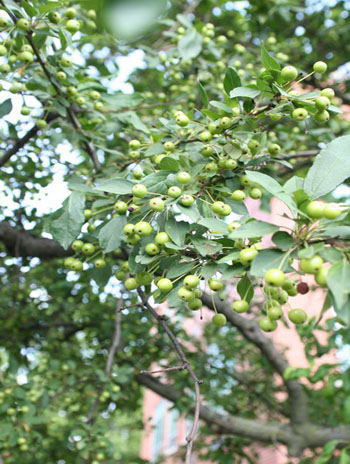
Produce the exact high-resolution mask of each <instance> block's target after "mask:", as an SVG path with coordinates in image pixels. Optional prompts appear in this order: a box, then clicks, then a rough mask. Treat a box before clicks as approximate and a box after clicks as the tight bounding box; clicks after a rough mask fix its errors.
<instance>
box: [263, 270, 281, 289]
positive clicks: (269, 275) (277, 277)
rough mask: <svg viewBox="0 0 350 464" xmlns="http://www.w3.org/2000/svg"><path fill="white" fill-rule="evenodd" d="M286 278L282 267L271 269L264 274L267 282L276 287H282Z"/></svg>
mask: <svg viewBox="0 0 350 464" xmlns="http://www.w3.org/2000/svg"><path fill="white" fill-rule="evenodd" d="M285 278H286V276H285V275H284V272H283V271H281V270H280V269H269V270H268V271H267V272H266V273H265V276H264V279H265V282H266V283H268V284H270V285H272V286H274V287H281V286H282V285H283V284H284V281H285Z"/></svg>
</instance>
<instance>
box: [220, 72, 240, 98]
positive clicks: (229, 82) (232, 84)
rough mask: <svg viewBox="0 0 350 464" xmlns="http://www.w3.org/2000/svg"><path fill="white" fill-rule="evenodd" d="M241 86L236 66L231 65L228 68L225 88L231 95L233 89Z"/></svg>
mask: <svg viewBox="0 0 350 464" xmlns="http://www.w3.org/2000/svg"><path fill="white" fill-rule="evenodd" d="M240 86H241V78H240V77H239V75H238V73H237V71H236V70H235V68H232V67H231V66H230V67H228V68H227V70H226V73H225V78H224V89H225V92H226V93H227V95H230V92H231V90H233V89H235V88H236V87H240Z"/></svg>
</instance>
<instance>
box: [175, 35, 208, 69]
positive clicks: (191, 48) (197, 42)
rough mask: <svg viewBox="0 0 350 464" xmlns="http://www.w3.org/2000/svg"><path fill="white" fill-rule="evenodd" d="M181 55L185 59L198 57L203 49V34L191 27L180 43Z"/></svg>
mask: <svg viewBox="0 0 350 464" xmlns="http://www.w3.org/2000/svg"><path fill="white" fill-rule="evenodd" d="M177 47H178V50H179V55H180V57H181V58H182V59H183V60H184V61H188V60H191V59H192V58H196V56H198V55H199V54H200V52H201V51H202V36H201V34H199V33H198V32H197V31H196V29H194V28H191V29H189V30H188V31H187V33H186V34H185V35H184V36H183V37H181V39H180V40H179V43H178V46H177Z"/></svg>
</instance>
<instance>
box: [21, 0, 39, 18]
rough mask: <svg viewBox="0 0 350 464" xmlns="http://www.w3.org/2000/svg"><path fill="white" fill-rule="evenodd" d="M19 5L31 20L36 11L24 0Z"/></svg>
mask: <svg viewBox="0 0 350 464" xmlns="http://www.w3.org/2000/svg"><path fill="white" fill-rule="evenodd" d="M21 5H22V6H23V8H24V10H25V12H26V13H27V14H28V15H29V16H30V17H31V18H32V17H33V16H35V15H36V14H37V10H36V9H35V8H34V7H33V6H32V5H30V4H29V3H28V2H27V1H26V0H22V2H21Z"/></svg>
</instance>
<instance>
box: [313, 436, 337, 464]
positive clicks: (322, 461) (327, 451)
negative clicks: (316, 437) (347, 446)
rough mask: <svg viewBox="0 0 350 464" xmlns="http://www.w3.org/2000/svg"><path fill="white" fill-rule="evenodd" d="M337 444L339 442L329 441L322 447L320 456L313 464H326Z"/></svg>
mask: <svg viewBox="0 0 350 464" xmlns="http://www.w3.org/2000/svg"><path fill="white" fill-rule="evenodd" d="M338 444H339V440H331V441H329V442H328V443H326V444H325V445H324V447H323V451H322V454H321V455H320V456H319V458H318V459H316V461H315V464H326V463H327V462H328V461H329V460H330V459H331V457H332V455H333V452H334V450H335V449H336V447H337V446H338Z"/></svg>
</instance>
